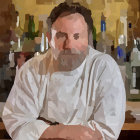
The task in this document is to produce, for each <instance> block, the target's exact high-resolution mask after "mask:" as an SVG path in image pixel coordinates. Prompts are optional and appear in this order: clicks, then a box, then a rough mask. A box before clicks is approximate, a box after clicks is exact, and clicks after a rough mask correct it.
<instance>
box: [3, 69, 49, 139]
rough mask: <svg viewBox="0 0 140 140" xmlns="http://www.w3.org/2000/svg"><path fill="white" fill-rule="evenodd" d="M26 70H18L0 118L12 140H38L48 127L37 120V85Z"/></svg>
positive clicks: (38, 108) (38, 109)
mask: <svg viewBox="0 0 140 140" xmlns="http://www.w3.org/2000/svg"><path fill="white" fill-rule="evenodd" d="M27 69H28V68H26V67H22V68H21V69H20V70H19V73H18V75H17V76H16V79H15V82H14V85H13V87H12V90H11V92H10V95H9V97H8V99H7V101H6V104H5V107H4V111H3V116H2V119H3V122H4V124H5V127H6V130H7V131H8V133H9V135H10V136H11V137H12V139H14V140H38V139H39V137H40V136H41V135H42V133H43V132H44V130H45V129H46V128H47V127H49V125H48V124H47V123H45V122H44V121H42V120H37V118H38V116H39V112H40V109H41V107H42V106H41V105H40V104H39V95H38V83H36V82H37V80H36V79H35V77H34V76H33V74H32V72H30V71H29V70H27ZM35 81H36V82H35Z"/></svg>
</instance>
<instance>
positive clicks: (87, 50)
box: [3, 3, 125, 140]
mask: <svg viewBox="0 0 140 140" xmlns="http://www.w3.org/2000/svg"><path fill="white" fill-rule="evenodd" d="M47 23H48V28H49V29H48V33H47V36H48V39H49V45H50V46H51V49H50V50H49V51H48V52H47V53H46V54H45V55H43V56H42V55H40V56H38V57H35V58H33V59H31V60H29V61H28V62H27V63H25V64H24V65H23V66H22V67H21V68H20V70H19V73H18V75H17V77H16V79H15V83H14V86H13V88H12V90H11V93H10V96H9V97H8V99H7V102H6V105H5V107H4V111H3V121H4V123H5V126H6V129H7V131H8V132H9V134H10V136H11V137H12V138H13V139H14V140H25V139H26V140H36V139H40V140H41V139H42V140H43V139H57V140H58V139H65V140H66V139H67V140H102V139H105V140H115V139H117V138H118V136H119V133H120V130H121V128H122V125H123V123H124V118H125V89H124V84H123V80H122V77H121V74H120V70H119V68H118V66H117V64H116V62H115V61H114V60H113V59H112V58H111V57H110V56H109V55H106V54H103V53H101V52H98V51H96V50H94V49H93V48H92V47H91V46H90V45H89V42H90V38H92V36H91V32H92V28H93V26H92V25H93V23H92V18H91V12H90V10H88V9H86V8H84V7H83V6H81V5H80V4H78V3H72V4H69V5H68V4H67V3H61V4H60V5H58V6H57V7H55V8H54V9H53V10H52V12H51V14H50V16H49V18H48V21H47Z"/></svg>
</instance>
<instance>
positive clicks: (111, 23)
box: [13, 0, 128, 39]
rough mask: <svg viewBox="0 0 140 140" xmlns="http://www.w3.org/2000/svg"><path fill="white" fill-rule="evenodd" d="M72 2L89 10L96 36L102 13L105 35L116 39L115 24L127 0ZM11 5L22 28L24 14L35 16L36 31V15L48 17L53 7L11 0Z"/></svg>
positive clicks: (23, 0) (125, 6)
mask: <svg viewBox="0 0 140 140" xmlns="http://www.w3.org/2000/svg"><path fill="white" fill-rule="evenodd" d="M59 1H60V0H59ZM62 1H63V0H62ZM74 1H80V2H81V3H82V4H84V5H86V6H87V7H89V8H90V9H91V11H92V17H93V19H94V25H95V27H96V29H97V34H98V33H99V32H100V20H101V13H102V12H104V14H105V16H106V17H107V18H106V25H107V33H108V34H110V35H111V36H112V37H113V38H114V39H115V38H116V22H117V20H118V19H119V18H120V11H121V10H122V9H124V10H127V8H128V3H127V0H91V4H90V5H88V4H86V0H74ZM116 1H122V2H116ZM13 3H14V4H15V7H16V10H18V11H19V14H20V21H21V26H22V27H23V26H24V22H25V20H24V18H25V14H28V13H29V14H33V15H34V16H35V23H36V30H37V28H38V15H40V14H48V15H49V13H50V11H51V10H52V9H53V7H54V6H55V5H54V4H46V5H38V4H36V0H13ZM121 30H122V29H121Z"/></svg>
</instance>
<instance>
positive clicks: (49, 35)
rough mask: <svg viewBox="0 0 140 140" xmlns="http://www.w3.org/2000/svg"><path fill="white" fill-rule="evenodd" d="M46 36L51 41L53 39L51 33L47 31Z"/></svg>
mask: <svg viewBox="0 0 140 140" xmlns="http://www.w3.org/2000/svg"><path fill="white" fill-rule="evenodd" d="M46 36H47V38H48V42H50V41H51V34H50V33H49V32H47V33H46Z"/></svg>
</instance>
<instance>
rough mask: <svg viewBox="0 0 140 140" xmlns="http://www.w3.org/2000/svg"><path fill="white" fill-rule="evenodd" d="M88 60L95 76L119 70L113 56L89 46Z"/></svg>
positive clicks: (109, 74)
mask: <svg viewBox="0 0 140 140" xmlns="http://www.w3.org/2000/svg"><path fill="white" fill-rule="evenodd" d="M88 61H89V63H90V67H91V69H92V71H94V73H95V74H96V76H97V75H98V76H101V75H102V74H105V75H108V76H111V75H112V73H113V72H114V70H115V71H119V66H118V64H117V63H116V61H115V60H114V58H112V57H111V56H110V55H108V54H104V53H102V52H99V51H97V50H95V49H93V48H90V52H89V60H88Z"/></svg>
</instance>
